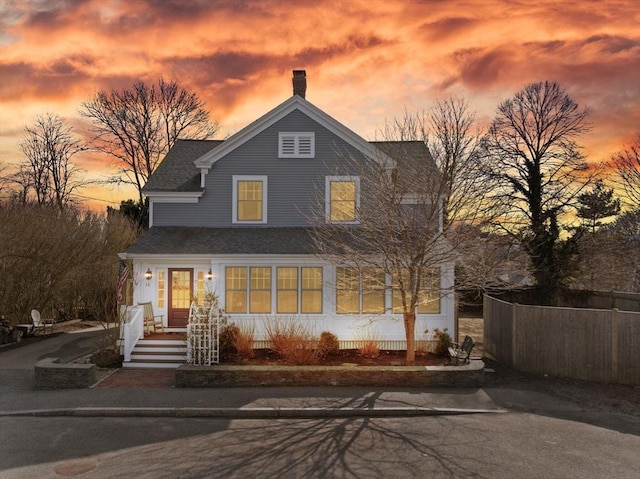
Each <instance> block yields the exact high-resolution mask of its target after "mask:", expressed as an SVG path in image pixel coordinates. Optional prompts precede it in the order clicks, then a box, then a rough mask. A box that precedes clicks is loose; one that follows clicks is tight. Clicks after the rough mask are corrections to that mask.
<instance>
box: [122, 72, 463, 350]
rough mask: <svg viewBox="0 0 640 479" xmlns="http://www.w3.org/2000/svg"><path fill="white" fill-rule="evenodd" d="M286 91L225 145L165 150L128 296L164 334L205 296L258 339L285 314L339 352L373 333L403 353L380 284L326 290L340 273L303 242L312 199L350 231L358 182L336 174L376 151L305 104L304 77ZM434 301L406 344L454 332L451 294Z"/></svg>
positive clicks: (447, 275)
mask: <svg viewBox="0 0 640 479" xmlns="http://www.w3.org/2000/svg"><path fill="white" fill-rule="evenodd" d="M293 85H294V89H293V90H294V91H293V93H294V94H293V96H291V97H290V98H289V99H287V100H286V101H284V102H283V103H281V104H280V105H278V106H277V107H275V108H274V109H273V110H271V111H269V112H268V113H266V114H265V115H263V116H261V117H260V118H258V119H257V120H255V121H254V122H253V123H251V124H249V125H247V126H246V127H244V128H243V129H241V130H240V131H238V132H237V133H235V134H234V135H232V136H230V137H229V138H227V139H226V140H222V141H221V140H200V141H195V140H180V141H178V142H177V143H176V144H175V146H174V147H173V148H172V149H171V150H170V151H169V152H168V154H167V155H166V157H165V158H164V160H163V161H162V163H161V164H160V165H159V166H158V168H157V170H156V171H155V173H154V174H153V175H152V176H151V177H150V178H149V181H148V182H147V184H146V186H145V187H144V194H145V195H146V196H147V198H148V199H149V226H150V228H149V230H148V231H146V232H145V233H144V234H143V235H142V236H141V237H140V239H139V240H138V242H137V243H135V244H134V245H132V246H131V247H130V248H129V249H128V250H127V251H126V253H125V254H123V255H122V257H124V258H126V259H129V260H132V262H133V271H134V275H133V277H134V301H135V302H142V301H152V302H153V307H154V309H155V311H156V313H157V314H162V315H164V323H165V324H164V326H165V329H169V330H170V331H171V330H173V331H181V330H184V328H185V326H186V324H187V320H188V312H189V306H190V303H191V301H192V300H200V301H201V300H202V298H203V297H204V294H205V293H206V292H207V291H210V292H214V293H215V294H216V295H217V296H218V298H219V303H220V305H221V307H222V308H223V309H224V311H225V312H226V314H227V315H228V316H229V317H230V318H231V321H232V322H235V323H243V322H248V323H252V324H254V325H255V327H256V329H255V331H256V339H258V340H259V339H261V335H262V334H263V333H264V322H265V321H269V320H272V319H273V318H274V317H276V316H286V317H288V318H291V317H294V318H298V319H299V320H300V321H305V322H310V323H312V325H313V328H314V329H315V331H316V332H317V334H320V332H322V331H330V332H332V333H334V334H336V335H337V336H338V338H339V339H340V341H341V342H342V343H343V345H344V346H348V344H349V342H350V341H353V340H357V339H363V338H366V337H376V338H380V339H384V340H385V345H384V346H385V347H386V348H396V349H404V348H405V333H404V327H403V321H402V314H400V313H399V309H398V307H397V305H396V304H394V302H395V298H394V294H393V291H392V288H391V285H392V282H391V281H392V280H391V278H384V277H383V279H382V281H384V282H385V283H386V285H387V286H388V287H386V288H381V287H379V285H378V286H376V287H375V288H374V287H371V288H369V289H368V286H367V283H366V281H361V282H360V283H359V282H358V281H356V282H355V283H353V284H355V286H354V288H352V290H350V291H344V290H343V289H342V290H341V289H339V288H336V284H337V283H338V280H339V279H340V278H339V277H341V278H342V279H344V278H345V277H350V273H351V270H350V268H349V267H347V266H345V265H341V264H331V263H330V262H329V261H328V260H326V259H325V258H323V257H321V256H319V255H317V254H316V250H315V248H314V243H313V241H312V239H311V229H312V225H311V224H310V217H311V216H312V213H313V211H312V210H313V208H314V204H317V198H318V197H320V198H323V199H324V205H325V208H326V215H325V220H326V221H327V222H342V223H346V224H353V225H354V226H355V227H357V217H356V215H355V210H356V205H358V202H359V201H360V191H361V188H362V186H363V185H361V184H360V178H359V177H358V176H357V175H356V173H355V172H352V173H351V174H344V170H342V173H341V174H339V175H338V174H336V172H337V171H340V163H341V162H342V161H343V160H344V157H345V154H347V155H349V156H351V157H353V156H357V157H361V158H362V160H363V161H379V159H380V158H381V157H382V158H384V157H385V148H384V144H381V143H372V142H368V141H366V140H364V139H363V138H361V137H360V136H359V135H357V134H356V133H354V132H353V131H351V130H350V129H348V128H347V127H345V126H344V125H342V124H341V123H339V122H338V121H336V120H335V119H334V118H332V117H331V116H329V115H327V114H326V113H325V112H323V111H322V110H320V109H319V108H317V107H316V106H314V105H313V104H311V103H310V102H309V101H307V100H306V99H305V92H306V74H305V72H304V71H300V70H298V71H294V77H293ZM423 147H424V148H426V146H424V145H423ZM345 152H346V153H345ZM347 173H349V172H347ZM438 271H439V272H440V278H439V281H438V282H439V284H440V289H441V290H442V291H446V290H448V289H451V286H452V285H453V264H442V265H441V266H440V267H439V268H438ZM351 276H352V277H356V278H357V274H356V275H355V276H354V275H351ZM383 276H384V275H383ZM425 287H426V286H425ZM433 297H434V298H435V299H434V300H431V301H429V302H428V303H425V304H421V305H420V306H419V308H418V311H417V322H416V339H426V338H423V337H422V336H421V334H422V333H423V332H424V331H425V330H427V329H428V330H429V331H430V332H432V331H433V330H434V328H440V329H444V328H448V329H449V330H450V331H453V330H454V301H453V297H452V295H442V296H441V295H440V294H438V293H436V294H435V295H434V296H433Z"/></svg>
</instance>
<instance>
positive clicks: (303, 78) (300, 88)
mask: <svg viewBox="0 0 640 479" xmlns="http://www.w3.org/2000/svg"><path fill="white" fill-rule="evenodd" d="M306 93H307V72H306V70H293V94H294V95H299V96H301V97H302V98H304V97H305V94H306Z"/></svg>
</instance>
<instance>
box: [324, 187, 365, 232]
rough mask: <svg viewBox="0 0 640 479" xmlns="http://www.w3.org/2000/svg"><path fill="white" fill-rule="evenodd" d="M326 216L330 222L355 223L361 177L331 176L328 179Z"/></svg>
mask: <svg viewBox="0 0 640 479" xmlns="http://www.w3.org/2000/svg"><path fill="white" fill-rule="evenodd" d="M325 187H326V193H325V194H326V198H325V203H326V205H325V206H326V216H327V221H328V222H330V223H355V222H356V209H357V207H358V203H359V192H360V191H359V190H360V178H358V177H352V176H332V177H331V176H330V177H327V179H326V185H325Z"/></svg>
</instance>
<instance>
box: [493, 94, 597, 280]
mask: <svg viewBox="0 0 640 479" xmlns="http://www.w3.org/2000/svg"><path fill="white" fill-rule="evenodd" d="M587 115H588V112H587V110H586V109H580V108H579V107H578V104H577V103H576V102H575V101H574V100H573V99H572V98H571V97H570V96H569V94H568V93H567V92H566V91H565V90H564V89H563V88H562V87H560V85H558V84H557V83H554V82H548V81H547V82H539V83H532V84H530V85H527V86H526V87H525V88H524V89H523V90H522V91H520V92H518V93H516V94H515V96H514V97H513V98H510V99H508V100H506V101H504V102H503V103H501V104H500V105H499V107H498V112H497V115H496V117H495V119H494V120H493V122H492V124H491V126H490V128H489V132H488V134H487V135H486V137H485V139H484V140H483V146H484V155H485V160H486V168H485V173H486V177H487V178H488V180H489V181H491V182H492V190H493V191H492V197H493V200H494V201H495V204H496V205H497V206H499V208H500V210H501V211H502V216H501V218H500V224H501V226H502V227H503V228H505V229H506V230H508V231H509V232H510V233H512V234H516V235H518V236H519V238H520V240H521V241H522V244H523V246H524V247H525V249H526V251H527V254H528V255H529V258H530V260H531V265H532V269H533V274H534V277H535V279H536V283H537V285H538V287H539V288H543V289H547V290H553V289H555V288H556V287H557V286H559V285H560V284H561V283H562V281H563V279H564V276H565V273H566V271H565V269H564V265H563V262H562V261H563V258H566V257H568V256H567V254H568V251H566V250H564V251H561V250H560V249H559V245H560V243H559V238H560V228H561V225H560V219H561V215H562V214H563V213H565V212H566V211H567V210H568V209H569V208H570V207H572V206H573V205H574V204H575V201H576V198H577V196H578V195H579V194H580V191H581V190H582V188H584V186H585V185H586V184H587V183H588V182H589V181H590V175H589V173H588V168H587V165H586V163H585V161H584V158H583V156H582V155H581V154H580V148H579V145H578V144H577V142H576V140H577V138H578V137H579V136H580V135H581V134H583V133H585V132H587V131H589V129H590V125H589V124H588V122H587Z"/></svg>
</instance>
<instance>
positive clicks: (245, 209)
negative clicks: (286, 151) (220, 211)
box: [232, 175, 267, 223]
mask: <svg viewBox="0 0 640 479" xmlns="http://www.w3.org/2000/svg"><path fill="white" fill-rule="evenodd" d="M232 216H233V218H232V220H233V223H266V222H267V177H266V176H237V175H234V176H233V215H232Z"/></svg>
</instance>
